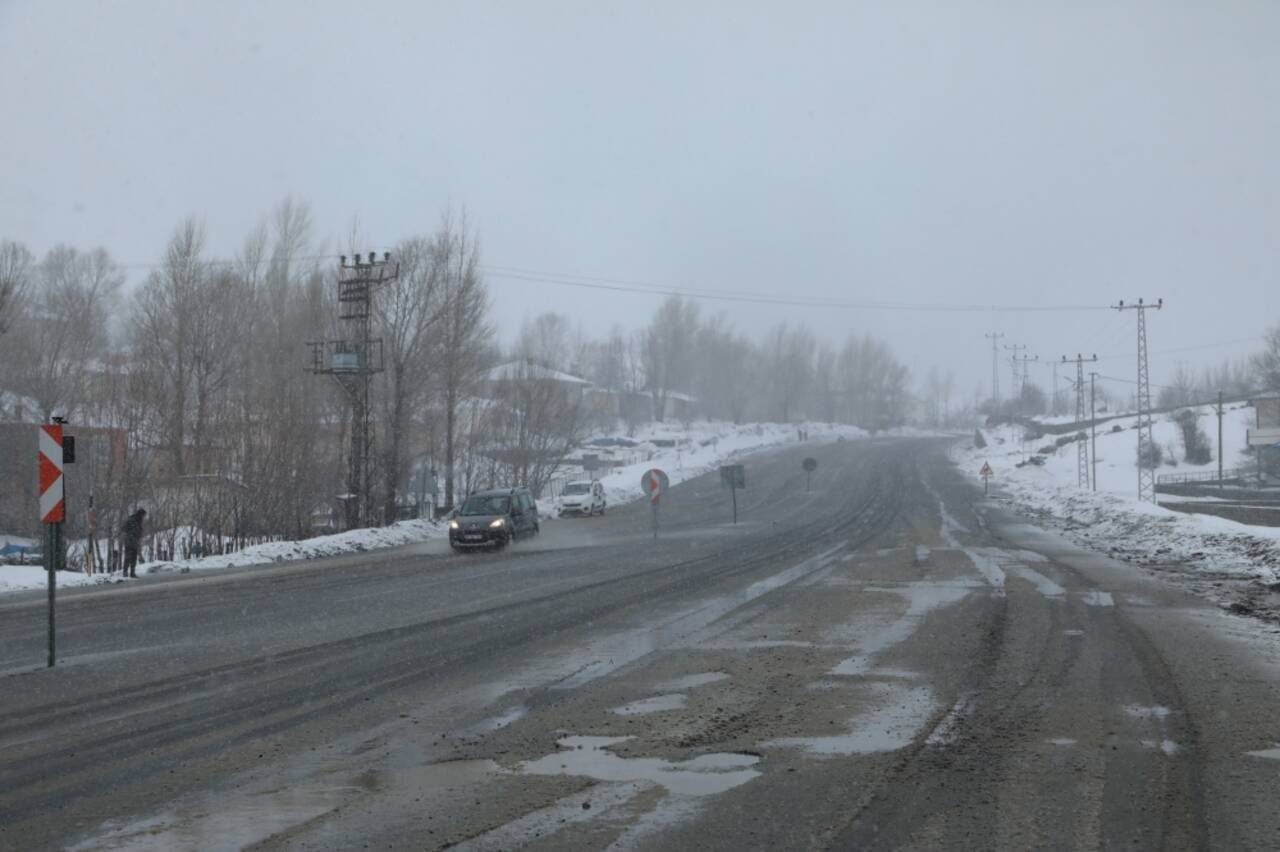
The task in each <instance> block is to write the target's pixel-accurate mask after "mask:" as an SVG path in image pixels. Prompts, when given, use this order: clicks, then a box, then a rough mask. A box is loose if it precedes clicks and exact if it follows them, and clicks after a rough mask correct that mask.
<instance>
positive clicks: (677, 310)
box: [644, 296, 698, 421]
mask: <svg viewBox="0 0 1280 852" xmlns="http://www.w3.org/2000/svg"><path fill="white" fill-rule="evenodd" d="M697 333H698V305H697V303H696V302H691V301H688V300H686V299H682V298H681V297H679V296H669V297H667V299H666V300H665V301H664V302H663V303H662V305H661V307H659V308H658V311H657V313H656V314H654V317H653V321H652V322H650V323H649V328H648V330H647V331H646V332H645V337H644V370H645V379H646V380H647V382H648V386H649V393H650V395H651V396H652V397H653V418H654V419H655V420H658V421H661V420H662V419H663V417H664V416H665V415H666V411H667V400H668V397H669V396H670V394H671V392H672V391H677V390H688V389H689V388H690V387H691V386H692V384H693V369H692V367H693V347H694V338H695V336H696V335H697Z"/></svg>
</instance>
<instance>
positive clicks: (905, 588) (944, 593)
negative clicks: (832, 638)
mask: <svg viewBox="0 0 1280 852" xmlns="http://www.w3.org/2000/svg"><path fill="white" fill-rule="evenodd" d="M973 589H974V586H973V585H972V584H971V583H966V582H958V583H955V582H948V583H929V582H920V583H904V584H902V585H901V586H889V587H886V586H867V587H865V588H864V589H863V591H866V592H878V593H883V594H892V595H896V596H900V597H905V598H906V599H907V609H906V612H904V613H902V614H901V615H900V616H898V617H897V618H896V619H894V620H893V621H891V622H889V623H888V624H884V623H883V622H881V624H877V625H876V626H875V629H868V630H867V631H866V633H865V634H864V635H862V636H861V637H860V638H859V639H858V641H857V643H856V644H857V649H858V653H857V654H855V655H854V656H852V657H848V658H846V659H844V660H842V661H840V662H839V663H837V664H836V666H835V667H834V668H832V669H831V671H830V672H829V674H832V675H837V676H842V677H858V676H865V675H871V674H875V673H876V672H875V669H874V658H875V657H876V656H878V655H880V654H882V653H884V652H885V651H886V650H888V649H889V648H891V647H893V646H894V645H897V644H899V643H901V642H903V641H905V640H906V639H908V638H909V637H910V636H911V634H913V633H914V632H915V631H916V629H917V628H919V626H920V623H921V620H922V619H923V617H924V616H925V615H927V614H929V613H930V612H932V611H933V610H935V609H939V608H941V607H945V606H950V605H952V604H955V603H958V602H960V601H962V600H964V598H965V597H966V596H967V595H968V594H969V592H971V591H972V590H973Z"/></svg>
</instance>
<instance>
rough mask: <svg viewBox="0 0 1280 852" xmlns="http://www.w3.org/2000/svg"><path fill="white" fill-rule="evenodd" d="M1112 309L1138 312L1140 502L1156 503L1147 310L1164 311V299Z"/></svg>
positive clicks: (1122, 303)
mask: <svg viewBox="0 0 1280 852" xmlns="http://www.w3.org/2000/svg"><path fill="white" fill-rule="evenodd" d="M1113 307H1114V308H1115V309H1116V310H1117V311H1137V313H1138V500H1139V501H1149V502H1153V503H1154V502H1155V498H1156V471H1155V467H1154V465H1152V461H1153V459H1152V452H1153V451H1152V441H1151V384H1150V382H1149V381H1148V379H1147V309H1148V308H1152V309H1155V310H1159V309H1160V308H1163V307H1164V299H1157V300H1156V303H1155V304H1154V305H1148V304H1145V303H1144V302H1143V301H1142V300H1141V299H1139V300H1138V303H1137V304H1136V305H1126V304H1125V303H1124V302H1123V301H1121V302H1120V303H1119V304H1118V305H1114V306H1113Z"/></svg>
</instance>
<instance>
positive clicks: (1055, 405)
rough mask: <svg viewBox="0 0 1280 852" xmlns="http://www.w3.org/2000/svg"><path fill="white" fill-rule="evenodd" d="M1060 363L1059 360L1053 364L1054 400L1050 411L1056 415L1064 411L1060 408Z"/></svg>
mask: <svg viewBox="0 0 1280 852" xmlns="http://www.w3.org/2000/svg"><path fill="white" fill-rule="evenodd" d="M1063 358H1064V360H1065V358H1066V356H1065V355H1064V356H1063ZM1058 364H1059V362H1057V361H1054V362H1053V364H1052V365H1051V366H1052V367H1053V400H1052V402H1051V403H1050V405H1049V413H1050V414H1052V415H1053V416H1055V417H1057V416H1058V415H1059V414H1061V413H1062V412H1061V411H1059V410H1058Z"/></svg>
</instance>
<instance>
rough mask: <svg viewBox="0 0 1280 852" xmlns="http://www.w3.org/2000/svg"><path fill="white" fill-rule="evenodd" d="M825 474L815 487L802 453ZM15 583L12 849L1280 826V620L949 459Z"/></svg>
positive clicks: (1126, 832) (885, 450)
mask: <svg viewBox="0 0 1280 852" xmlns="http://www.w3.org/2000/svg"><path fill="white" fill-rule="evenodd" d="M806 455H813V456H815V457H817V458H818V460H819V462H820V467H819V469H818V472H817V473H816V474H815V475H814V477H813V483H812V489H811V490H810V491H806V488H805V477H804V474H803V472H802V471H801V470H800V460H801V459H802V458H803V457H804V456H806ZM746 464H747V479H748V488H747V490H746V491H745V492H742V493H740V495H739V514H740V523H738V524H737V525H736V526H735V525H733V524H731V523H730V522H729V520H730V508H729V500H728V495H727V494H726V493H724V492H722V491H721V490H720V486H719V482H718V479H717V478H716V477H714V476H709V477H703V478H700V479H696V480H692V481H690V482H687V483H685V484H683V485H681V486H678V487H676V488H674V489H673V490H672V491H671V492H670V493H669V494H668V495H667V497H666V498H665V500H664V504H663V508H662V530H661V534H660V535H659V537H658V538H657V539H656V540H655V539H654V538H653V537H652V535H651V533H650V526H649V524H650V518H649V512H648V508H647V506H644V505H638V504H636V505H631V506H627V507H619V508H615V509H613V510H611V512H610V514H609V515H608V516H606V517H604V518H590V519H578V520H564V521H550V522H547V523H545V524H544V530H543V534H542V535H541V536H540V537H539V538H537V539H535V540H532V541H529V542H526V543H522V544H519V545H517V546H515V547H513V548H511V549H509V550H508V551H506V552H504V553H500V554H477V555H465V556H453V555H450V554H448V553H447V549H446V548H445V547H443V545H442V544H441V543H439V542H433V543H429V544H426V545H421V546H415V547H409V548H402V549H398V550H391V551H385V552H380V553H370V554H361V555H358V556H353V557H346V558H342V559H332V560H326V561H318V562H311V563H305V564H294V565H282V566H274V567H271V568H258V569H253V570H238V571H222V572H208V573H205V574H201V575H200V576H187V577H181V578H164V579H146V580H142V581H139V582H138V583H136V584H130V585H129V586H126V587H108V588H100V589H83V590H72V591H68V592H66V593H64V594H63V595H62V597H61V607H60V625H61V632H60V644H59V650H60V662H59V665H58V667H57V668H56V669H54V670H52V671H48V670H44V669H42V668H39V666H40V664H41V663H42V661H43V655H44V609H43V602H42V600H41V599H40V597H39V596H38V595H34V596H23V597H14V596H11V597H9V598H7V599H6V600H5V602H4V603H0V847H3V848H4V849H21V850H32V849H60V848H69V849H83V850H91V849H95V850H96V849H157V850H161V849H163V850H169V849H200V850H216V849H240V848H255V849H270V850H276V849H291V850H292V849H362V848H369V849H435V848H444V847H453V848H462V849H469V850H488V849H518V848H526V849H534V850H560V849H620V850H621V849H684V848H698V849H726V850H742V849H912V850H914V849H1007V850H1023V849H1102V848H1107V849H1112V848H1116V849H1118V848H1124V849H1209V848H1214V849H1232V850H1234V849H1276V848H1280V805H1278V804H1277V802H1280V783H1278V782H1280V759H1277V758H1280V719H1278V718H1277V716H1278V715H1280V714H1277V708H1278V707H1280V703H1278V701H1277V699H1280V641H1278V637H1277V635H1276V633H1275V631H1274V630H1273V629H1272V628H1270V627H1269V626H1267V625H1266V624H1264V623H1262V622H1258V621H1252V620H1248V619H1243V618H1239V617H1237V616H1233V615H1229V614H1227V613H1224V612H1221V611H1220V610H1218V609H1215V608H1214V607H1212V606H1210V605H1208V604H1206V603H1204V602H1202V601H1200V600H1198V599H1195V598H1192V597H1189V596H1188V595H1186V594H1184V593H1182V592H1180V591H1177V590H1175V589H1173V588H1171V587H1168V586H1166V585H1163V584H1162V583H1161V582H1160V581H1158V580H1156V579H1153V578H1149V577H1146V576H1144V575H1143V574H1141V573H1140V572H1139V571H1137V570H1136V569H1132V568H1128V567H1126V566H1123V565H1119V564H1117V563H1114V562H1111V561H1110V560H1108V559H1106V558H1103V557H1100V556H1096V555H1091V554H1088V553H1084V552H1082V551H1080V550H1078V549H1076V548H1074V547H1072V546H1070V545H1068V544H1066V543H1065V542H1063V541H1062V540H1061V539H1059V538H1056V537H1054V536H1052V535H1050V534H1047V533H1043V532H1041V531H1039V530H1037V529H1035V528H1034V527H1031V526H1028V525H1026V524H1025V523H1021V522H1019V521H1017V520H1016V519H1013V518H1010V517H1008V516H1006V515H1004V514H1003V513H1002V512H1001V511H1000V510H999V509H998V508H997V507H995V506H994V505H990V504H986V503H984V502H982V498H981V496H980V494H979V492H978V491H977V490H976V489H974V488H972V487H971V486H970V485H968V484H966V483H965V482H963V481H962V479H961V477H960V475H959V474H958V472H957V471H955V470H954V468H952V467H951V466H950V465H949V463H948V461H947V457H946V444H945V442H941V441H927V440H870V441H859V442H844V443H834V444H824V445H807V446H797V447H793V448H789V449H786V450H780V451H775V452H772V453H768V454H762V455H758V456H754V457H751V458H749V459H747V460H746Z"/></svg>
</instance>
